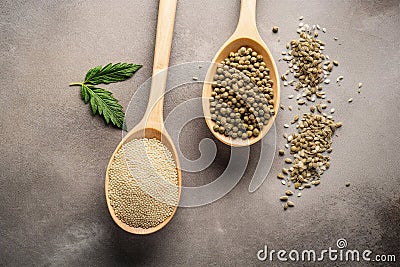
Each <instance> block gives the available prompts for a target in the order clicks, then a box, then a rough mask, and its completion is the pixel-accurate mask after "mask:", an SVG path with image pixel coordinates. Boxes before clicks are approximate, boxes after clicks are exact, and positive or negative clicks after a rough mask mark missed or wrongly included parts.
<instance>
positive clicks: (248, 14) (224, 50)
mask: <svg viewBox="0 0 400 267" xmlns="http://www.w3.org/2000/svg"><path fill="white" fill-rule="evenodd" d="M256 2H257V1H256V0H241V7H240V17H239V22H238V24H237V27H236V30H235V32H234V33H233V34H232V36H231V37H230V38H229V39H228V41H226V42H225V44H224V45H223V46H222V47H221V48H220V49H219V51H218V52H217V54H216V55H215V57H214V59H213V64H211V66H210V68H209V69H208V72H207V75H206V78H205V82H204V86H203V96H202V104H203V113H204V118H205V120H206V123H207V126H208V128H209V129H210V131H211V132H212V133H213V134H214V136H215V137H216V138H217V139H218V140H220V141H221V142H223V143H225V144H227V145H230V146H237V147H238V146H248V145H252V144H254V143H256V142H258V141H259V140H261V139H262V138H263V137H264V136H265V134H266V133H267V132H268V131H269V129H270V128H271V126H272V124H273V123H274V121H275V118H276V115H277V113H278V108H279V102H280V89H279V78H278V70H277V68H276V65H275V62H274V59H273V58H272V55H271V53H270V52H269V50H268V47H267V45H266V44H265V43H264V41H263V40H262V39H261V36H260V34H259V33H258V30H257V25H256ZM242 46H245V47H251V48H252V49H253V50H255V51H256V52H257V53H258V54H259V55H262V56H263V58H264V62H265V64H266V65H267V67H268V68H269V69H270V72H269V76H270V78H271V80H272V81H273V83H274V84H273V86H272V89H273V92H274V98H273V100H274V111H275V115H274V116H271V118H270V119H269V121H268V123H267V125H264V127H263V129H262V130H261V132H260V134H259V135H258V136H257V137H251V138H249V139H247V140H243V139H241V138H236V139H233V138H231V137H229V136H225V135H223V134H220V133H216V132H215V131H214V130H213V127H214V125H215V122H214V121H212V120H211V113H210V97H211V93H212V91H213V89H212V87H211V84H212V81H213V76H214V74H215V72H216V69H217V64H218V63H220V62H221V61H222V60H224V59H225V58H226V57H228V56H229V53H230V52H235V51H237V50H238V49H239V48H240V47H242Z"/></svg>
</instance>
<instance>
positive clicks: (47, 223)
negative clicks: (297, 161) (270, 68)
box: [0, 0, 400, 266]
mask: <svg viewBox="0 0 400 267" xmlns="http://www.w3.org/2000/svg"><path fill="white" fill-rule="evenodd" d="M178 2H179V3H178V8H177V15H176V24H175V25H176V26H175V33H174V39H173V48H172V52H171V62H170V63H171V65H176V64H180V63H184V62H188V61H193V60H200V61H207V60H210V59H211V58H212V57H213V56H214V54H215V52H216V51H217V50H218V48H219V47H220V46H221V45H222V44H223V43H224V42H225V40H226V39H227V38H228V37H229V36H230V34H231V33H232V32H233V30H234V28H235V26H236V22H237V18H238V13H239V2H240V1H239V0H235V1H233V0H218V1H214V0H191V1H178ZM157 6H158V4H157V1H150V0H146V1H139V0H134V1H133V0H129V1H128V0H115V1H94V0H89V1H72V0H48V1H44V0H41V1H32V0H28V1H21V0H2V1H1V3H0V14H1V22H0V47H1V48H0V49H1V51H0V53H1V62H2V64H1V65H2V70H1V72H0V80H1V97H0V114H1V115H0V118H1V119H0V134H1V139H0V140H1V141H0V143H1V153H0V170H1V172H0V212H1V215H0V265H7V266H21V265H29V266H30V265H45V266H48V265H64V266H67V265H68V266H101V265H105V266H113V265H138V266H139V265H146V266H253V265H260V266H267V265H268V266H274V265H275V266H282V265H283V264H282V263H279V262H277V261H276V258H275V261H274V262H260V261H258V260H257V257H256V253H257V251H258V250H260V249H261V248H263V246H264V245H268V246H269V248H270V249H275V250H279V249H287V250H290V249H298V250H302V249H315V250H321V249H324V248H327V247H329V246H332V247H336V240H337V239H339V238H345V239H347V241H348V247H349V248H351V249H360V250H364V249H370V250H372V251H374V253H379V254H384V253H387V254H396V256H397V260H398V261H400V254H399V234H400V228H399V225H400V211H399V208H400V198H399V190H400V187H399V172H398V169H397V168H398V166H399V150H400V144H399V140H398V136H399V132H400V123H399V118H398V116H399V114H400V105H399V100H400V98H399V91H398V90H399V78H400V77H399V41H400V40H399V28H400V23H399V1H397V0H393V1H389V0H388V1H384V0H382V1H367V0H366V1H361V0H354V1H344V0H343V1H328V0H326V1H317V0H311V1H289V0H286V1H278V0H271V1H262V0H259V1H258V4H257V22H258V27H259V31H260V34H261V36H262V37H263V38H264V40H265V41H266V43H267V44H268V46H269V47H270V50H271V52H272V53H273V55H274V56H275V58H276V59H278V58H279V57H280V53H281V51H282V50H283V49H284V46H285V43H286V42H287V41H289V40H290V39H292V38H295V37H296V27H297V24H298V17H299V16H301V15H303V16H304V17H305V22H306V23H309V24H317V23H318V24H320V25H321V26H322V27H326V28H327V31H328V32H327V34H326V35H324V34H321V36H320V37H321V39H322V40H325V41H326V43H327V50H326V53H328V54H329V55H330V56H331V57H332V58H335V59H337V60H339V62H340V66H339V67H338V68H336V69H335V70H334V72H333V75H332V79H333V80H335V79H336V77H337V76H338V75H344V77H345V78H344V80H343V82H342V83H341V84H342V86H340V87H339V86H337V85H336V84H335V83H334V82H333V84H331V85H329V86H326V92H327V94H328V95H329V97H330V98H331V99H332V101H333V106H334V107H335V108H336V112H335V117H336V118H337V119H340V120H341V121H343V123H344V127H343V128H342V129H340V131H338V137H335V140H334V145H333V147H334V152H333V153H332V161H331V169H330V170H329V171H328V172H327V173H326V174H324V176H323V179H322V183H321V185H320V186H319V187H317V188H314V189H313V190H310V191H307V192H304V193H303V196H302V197H301V198H300V199H296V207H295V208H293V209H290V210H288V211H286V212H283V209H282V206H281V205H280V203H279V202H278V201H277V198H278V196H279V195H280V194H282V192H284V189H285V188H284V187H283V186H282V185H281V184H280V182H279V181H278V180H277V179H276V178H275V175H276V173H277V172H278V170H279V169H280V168H282V166H283V162H282V160H281V159H279V158H275V161H274V164H273V169H272V171H271V172H270V174H269V175H268V177H267V179H266V180H265V182H264V183H263V185H262V186H261V187H260V188H259V189H258V190H257V191H256V192H255V193H249V192H248V185H249V183H250V180H251V177H252V174H253V173H254V169H255V166H256V164H257V159H258V155H259V151H260V148H259V146H258V145H255V146H254V147H252V151H251V158H250V164H249V166H248V168H247V170H246V173H245V175H244V177H243V178H242V180H241V181H240V183H239V184H238V185H237V186H236V187H235V188H234V189H233V190H232V191H231V192H230V193H229V194H228V195H226V196H225V197H224V198H222V199H220V200H219V201H217V202H215V203H212V204H210V205H207V206H203V207H199V208H181V209H179V210H178V212H177V213H176V215H175V217H174V218H173V220H172V221H171V222H170V224H169V225H167V227H165V228H164V229H163V230H161V231H160V232H158V233H156V234H153V235H149V236H134V235H130V234H127V233H126V232H124V231H123V230H121V229H120V228H118V227H117V226H116V225H115V224H114V223H113V221H112V219H111V217H110V216H109V214H108V210H107V207H106V203H105V197H104V175H105V169H106V166H107V163H108V160H109V157H110V155H111V153H112V152H113V150H114V148H115V147H116V145H117V144H118V142H119V141H120V139H121V132H120V131H119V130H117V129H115V128H112V127H108V126H105V124H104V122H103V120H102V119H101V118H99V117H97V116H96V117H92V116H91V112H90V110H89V107H88V106H85V105H84V104H83V102H82V101H81V100H80V95H79V89H78V88H76V87H74V88H70V87H68V83H69V82H73V81H79V80H80V79H82V78H83V75H84V73H85V71H86V70H88V69H89V68H90V67H92V66H95V65H100V64H105V63H108V62H118V61H128V62H135V63H141V64H143V65H144V67H143V68H142V69H141V70H140V71H139V72H138V73H137V74H135V76H134V78H132V79H130V80H129V81H127V82H124V83H121V84H115V85H111V86H109V87H108V88H111V89H112V91H113V92H114V94H115V96H116V97H117V98H119V99H120V102H121V103H122V105H123V106H125V107H126V106H127V105H128V103H129V99H130V97H131V96H132V94H133V93H134V92H135V91H136V90H137V88H138V87H139V86H140V84H142V83H143V82H144V81H145V80H147V79H148V78H149V77H150V76H151V69H152V60H153V50H154V38H155V28H156V20H157V17H156V16H157ZM274 25H278V26H279V33H278V34H272V32H271V28H272V26H274ZM334 36H337V37H338V38H339V40H338V41H334V40H333V37H334ZM278 37H280V40H281V41H280V42H278V41H277V39H278ZM278 68H279V70H280V72H283V71H285V70H286V65H285V64H284V63H283V62H279V63H278ZM358 82H363V84H364V86H363V88H362V93H361V94H357V84H358ZM293 93H294V91H293V90H292V89H290V88H286V87H285V88H282V103H283V104H285V105H286V106H288V105H293V106H295V105H294V104H295V102H294V100H288V99H287V95H289V94H293ZM200 95H201V85H190V86H182V87H181V88H179V89H178V90H177V91H174V92H173V93H171V94H168V95H167V96H166V99H165V111H166V112H168V111H170V110H171V109H172V108H173V107H175V106H176V105H177V104H179V103H180V102H182V101H184V100H185V99H186V98H191V97H198V96H200ZM350 97H353V98H354V102H353V103H352V104H348V103H347V99H348V98H350ZM143 101H144V102H143V103H145V102H146V100H143ZM292 116H294V111H293V112H287V111H285V112H280V113H279V115H278V118H277V129H278V132H277V134H278V137H279V139H278V140H279V142H278V146H282V145H283V139H282V138H281V136H282V134H283V132H284V130H283V124H284V123H287V122H288V121H289V120H290V119H291V118H292ZM205 137H210V138H211V137H212V135H211V133H210V132H209V131H208V128H207V127H206V124H205V122H204V121H203V120H200V119H198V120H195V121H193V122H191V123H189V124H188V125H187V126H186V127H185V129H184V131H183V132H182V134H181V140H180V143H181V147H182V150H183V153H184V154H185V155H186V156H187V157H188V158H190V159H196V158H197V157H199V155H200V154H199V151H198V143H199V141H200V140H201V139H203V138H205ZM217 147H218V156H217V157H218V158H217V164H213V165H212V166H211V167H210V168H208V169H207V170H205V171H202V172H200V173H184V174H183V182H184V184H185V185H190V186H195V185H201V184H205V183H209V182H210V181H212V180H213V179H215V178H216V177H217V176H218V175H219V174H221V173H222V171H223V169H224V166H225V164H226V163H227V161H228V158H229V148H228V147H225V146H224V145H222V144H220V143H217ZM347 181H348V182H350V183H351V186H350V187H348V188H347V187H345V186H344V185H345V182H347ZM328 264H330V265H336V266H338V265H340V266H342V265H343V266H344V265H348V266H365V264H364V263H358V264H355V263H350V264H349V263H347V264H346V263H344V262H342V263H340V262H335V263H332V262H325V263H324V265H328ZM397 264H398V263H397ZM392 266H395V264H392Z"/></svg>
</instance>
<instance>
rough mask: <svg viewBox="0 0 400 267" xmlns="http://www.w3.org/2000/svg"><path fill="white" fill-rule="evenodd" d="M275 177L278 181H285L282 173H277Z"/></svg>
mask: <svg viewBox="0 0 400 267" xmlns="http://www.w3.org/2000/svg"><path fill="white" fill-rule="evenodd" d="M276 177H278V179H285V176H283V174H282V173H278V174H277V175H276Z"/></svg>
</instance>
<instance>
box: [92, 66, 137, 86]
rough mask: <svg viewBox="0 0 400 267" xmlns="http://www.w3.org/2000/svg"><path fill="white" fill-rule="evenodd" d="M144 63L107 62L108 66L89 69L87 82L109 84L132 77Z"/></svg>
mask: <svg viewBox="0 0 400 267" xmlns="http://www.w3.org/2000/svg"><path fill="white" fill-rule="evenodd" d="M141 67H142V65H138V64H130V63H116V64H111V63H109V64H107V65H106V66H104V67H102V66H97V67H95V68H92V69H90V70H89V71H88V73H87V74H86V77H85V82H84V83H86V84H92V85H97V84H101V83H104V84H109V83H115V82H122V81H124V80H126V79H128V78H129V77H131V76H132V75H133V74H134V73H135V72H136V71H137V70H138V69H140V68H141Z"/></svg>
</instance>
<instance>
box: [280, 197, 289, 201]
mask: <svg viewBox="0 0 400 267" xmlns="http://www.w3.org/2000/svg"><path fill="white" fill-rule="evenodd" d="M288 199H289V198H288V196H281V197H280V198H279V200H281V201H287V200H288Z"/></svg>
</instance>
